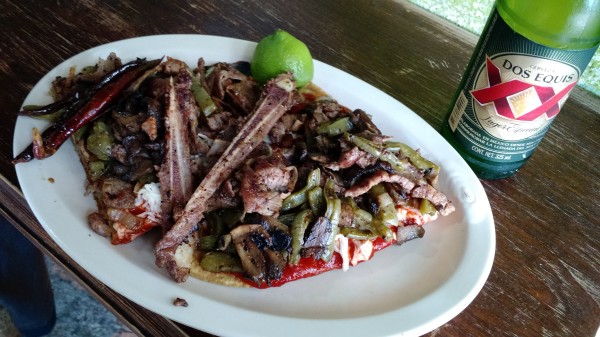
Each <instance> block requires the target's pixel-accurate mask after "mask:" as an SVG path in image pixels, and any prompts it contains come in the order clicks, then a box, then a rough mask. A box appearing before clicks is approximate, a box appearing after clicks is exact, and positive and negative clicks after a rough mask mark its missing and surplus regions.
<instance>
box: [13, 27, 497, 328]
mask: <svg viewBox="0 0 600 337" xmlns="http://www.w3.org/2000/svg"><path fill="white" fill-rule="evenodd" d="M255 45H256V44H255V43H253V42H248V41H242V40H236V39H231V38H223V37H216V36H202V35H160V36H147V37H140V38H134V39H129V40H123V41H118V42H114V43H109V44H106V45H102V46H98V47H96V48H92V49H90V50H87V51H85V52H82V53H80V54H78V55H76V56H73V57H72V58H70V59H68V60H66V61H64V62H63V63H61V64H60V65H59V66H57V67H56V68H54V69H53V70H52V71H50V72H49V73H48V74H46V75H45V76H44V77H43V78H42V79H41V80H40V81H39V82H38V83H37V84H36V85H35V87H34V88H33V89H32V90H31V93H30V94H29V95H28V96H27V98H26V100H25V102H24V104H46V103H50V102H51V97H50V96H49V94H48V91H49V88H50V83H51V81H52V80H53V79H54V78H55V77H56V76H59V75H65V74H67V73H68V71H69V68H70V67H72V66H77V69H81V68H82V67H83V66H85V65H91V64H94V63H96V62H97V61H98V59H99V58H106V57H107V56H108V54H109V53H110V52H115V53H116V54H117V55H118V56H119V57H121V58H122V60H123V61H125V62H126V61H130V60H132V59H134V58H136V57H146V58H148V59H153V58H160V57H162V56H163V55H167V56H171V57H174V58H178V59H181V60H184V61H186V62H187V63H188V64H189V65H190V66H195V65H196V62H197V60H198V58H199V57H203V58H204V59H205V60H206V62H207V64H211V63H214V62H219V61H225V62H235V61H239V60H250V57H251V56H252V52H253V50H254V48H255ZM313 82H314V83H315V84H317V85H319V86H320V87H322V88H323V89H324V90H325V91H326V92H328V93H329V94H331V96H332V97H334V98H336V99H337V100H338V101H339V102H340V103H342V104H344V105H345V106H347V107H349V108H351V109H355V108H361V109H363V110H365V111H367V112H368V113H370V114H372V116H373V119H374V121H375V123H376V124H377V125H378V126H379V127H380V129H381V130H382V132H383V133H384V134H387V135H393V136H394V138H395V139H397V140H400V141H403V142H406V143H408V145H411V146H413V147H416V148H420V149H421V151H422V153H423V154H424V155H425V156H426V157H428V158H430V159H432V160H433V161H435V162H437V163H439V164H440V165H441V167H442V174H441V177H440V181H439V184H438V186H439V188H440V189H441V190H442V191H444V192H445V193H446V194H447V195H448V197H449V198H450V199H451V200H453V202H454V204H455V205H456V209H457V210H456V212H454V213H453V214H452V215H450V216H448V217H445V218H440V219H438V220H436V221H434V222H432V223H430V224H428V225H426V227H425V228H426V235H425V237H424V238H423V239H419V240H413V241H410V242H408V243H406V244H404V245H402V246H393V247H390V248H388V249H386V250H384V251H382V252H380V253H378V254H377V255H376V256H375V257H374V258H373V259H372V260H371V261H368V262H366V263H362V264H360V265H358V266H356V267H352V268H351V269H350V270H349V271H347V272H342V271H332V272H329V273H326V274H323V275H320V276H317V277H313V278H309V279H305V280H300V281H297V282H292V283H289V284H287V285H284V286H282V287H280V288H272V289H267V290H257V289H239V288H229V287H224V286H220V285H215V284H210V283H206V282H203V281H199V280H197V279H189V280H188V281H187V282H185V283H183V284H177V283H175V282H174V281H172V280H171V279H170V278H169V276H168V274H167V273H166V272H165V271H164V270H161V269H159V268H157V267H156V266H155V264H154V251H153V244H154V242H155V239H156V238H154V237H150V236H149V237H144V238H141V239H138V240H137V241H135V242H134V243H132V244H129V245H122V246H113V245H111V244H110V243H109V242H108V241H107V240H106V239H104V238H102V237H100V236H98V235H96V234H95V233H93V232H92V231H91V230H90V228H89V227H88V225H87V221H86V217H87V214H88V213H90V212H91V211H93V210H95V204H94V201H93V200H92V198H91V197H90V196H87V197H84V172H83V169H82V167H81V165H80V163H79V159H78V157H77V155H76V153H75V150H74V149H73V146H72V144H71V143H70V142H68V143H67V144H65V145H64V146H63V147H62V148H61V149H60V150H59V151H58V152H57V153H56V154H55V155H54V156H52V157H51V158H48V159H45V160H41V161H32V162H29V163H24V164H18V165H17V166H16V171H17V176H18V178H19V183H20V185H21V189H22V191H23V193H24V195H25V198H26V199H27V201H28V203H29V205H30V206H31V209H32V210H33V212H34V213H35V215H36V217H37V218H38V220H39V221H40V223H41V224H42V226H43V227H44V229H45V230H46V231H48V233H49V234H50V236H51V237H52V238H53V239H54V240H55V241H56V242H57V244H58V245H59V246H60V247H61V248H62V249H63V250H64V251H65V252H66V253H67V254H69V255H70V256H71V257H72V258H73V259H74V260H75V261H76V262H77V263H79V264H80V265H81V266H82V267H83V268H85V269H86V270H87V271H88V272H90V273H91V274H92V275H94V276H95V277H96V278H98V279H99V280H100V281H102V282H103V283H105V284H106V285H108V286H109V287H111V288H112V289H114V290H115V291H117V292H119V293H120V294H122V295H124V296H125V297H127V298H129V299H130V300H132V301H134V302H136V303H138V304H139V305H141V306H143V307H145V308H147V309H149V310H152V311H154V312H156V313H159V314H161V315H163V316H166V317H168V318H170V319H173V320H175V321H177V322H180V323H183V324H185V325H188V326H191V327H194V328H197V329H200V330H203V331H206V332H209V333H212V334H216V335H220V336H245V337H248V336H262V337H265V336H306V335H311V336H316V335H319V334H326V335H328V336H333V335H340V336H345V337H351V336H364V335H365V334H368V335H369V336H390V335H401V336H418V335H421V334H424V333H427V332H429V331H431V330H433V329H435V328H437V327H439V326H441V325H442V324H444V323H446V322H447V321H449V320H450V319H452V318H453V317H455V316H456V315H457V314H458V313H460V312H461V311H462V310H463V309H464V308H465V307H466V306H467V305H468V304H469V303H470V302H471V301H472V300H473V299H474V298H475V296H476V295H477V293H478V292H479V291H480V290H481V288H482V287H483V284H484V283H485V280H486V279H487V277H488V275H489V272H490V270H491V267H492V263H493V258H494V250H495V232H494V221H493V218H492V211H491V208H490V204H489V202H488V199H487V196H486V194H485V192H484V190H483V187H482V186H481V184H480V182H479V180H478V179H477V178H476V176H475V175H474V174H473V172H472V171H471V170H470V169H469V167H468V166H467V165H466V164H465V162H464V161H463V160H462V158H460V156H459V155H458V154H457V153H456V152H455V151H454V150H453V149H452V148H451V146H450V145H449V144H448V143H447V142H446V141H445V140H444V139H443V138H442V137H441V136H440V135H439V134H438V133H437V132H436V131H435V130H434V129H433V128H431V127H430V126H429V125H428V124H427V123H426V122H425V121H423V120H422V119H421V118H420V117H418V116H417V115H416V114H415V113H413V112H412V111H411V110H409V109H408V108H407V107H406V106H404V105H403V104H401V103H399V102H398V101H396V100H395V99H393V98H392V97H390V96H388V95H387V94H385V93H383V92H381V91H379V90H378V89H376V88H374V87H373V86H371V85H369V84H367V83H365V82H363V81H361V80H359V79H357V78H355V77H353V76H351V75H349V74H347V73H345V72H343V71H341V70H338V69H336V68H334V67H331V66H329V65H327V64H324V63H321V62H318V61H317V62H315V77H314V80H313ZM34 126H36V127H38V128H41V129H43V128H44V127H45V126H46V124H45V123H44V122H40V121H38V120H34V119H31V118H25V117H19V118H18V120H17V123H16V127H15V138H14V144H13V151H14V153H15V154H17V153H19V152H21V151H22V150H23V149H24V148H25V147H26V146H27V145H28V144H29V143H30V142H31V130H32V128H33V127H34ZM176 297H180V298H183V299H185V300H187V302H188V303H189V306H188V307H176V306H174V305H173V304H172V302H173V299H175V298H176Z"/></svg>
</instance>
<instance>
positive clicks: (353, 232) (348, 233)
mask: <svg viewBox="0 0 600 337" xmlns="http://www.w3.org/2000/svg"><path fill="white" fill-rule="evenodd" d="M340 234H342V235H343V236H345V237H347V238H349V239H355V240H373V239H375V238H376V237H377V236H378V235H377V234H376V233H373V232H372V231H370V230H367V229H358V228H354V227H342V228H340Z"/></svg>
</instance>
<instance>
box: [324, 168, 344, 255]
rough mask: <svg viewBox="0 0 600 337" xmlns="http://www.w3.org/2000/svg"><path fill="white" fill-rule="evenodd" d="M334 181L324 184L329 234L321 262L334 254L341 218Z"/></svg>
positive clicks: (340, 205)
mask: <svg viewBox="0 0 600 337" xmlns="http://www.w3.org/2000/svg"><path fill="white" fill-rule="evenodd" d="M334 188H335V186H334V181H333V180H332V179H329V180H327V181H326V182H325V186H324V188H323V194H324V196H325V203H326V209H325V217H326V218H327V219H329V221H330V222H331V226H332V230H331V234H330V235H329V237H328V238H327V242H326V246H325V251H324V252H323V255H321V260H323V261H325V262H327V261H329V260H330V259H331V257H332V256H333V252H334V245H335V236H336V235H338V233H339V232H340V228H339V226H338V225H339V224H340V218H341V216H342V200H341V199H340V198H338V197H337V195H336V194H335V189H334Z"/></svg>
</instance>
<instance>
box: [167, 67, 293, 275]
mask: <svg viewBox="0 0 600 337" xmlns="http://www.w3.org/2000/svg"><path fill="white" fill-rule="evenodd" d="M294 88H295V84H294V82H293V80H292V77H291V75H290V74H282V75H279V76H278V77H277V78H275V79H273V80H271V81H269V82H268V83H267V84H266V85H265V88H264V90H263V92H262V94H261V98H260V100H259V102H258V103H257V105H256V108H255V110H254V112H253V113H252V114H251V115H250V117H249V118H248V119H247V120H246V122H245V124H244V126H243V127H242V129H241V131H240V133H239V134H238V135H237V136H236V137H235V138H234V139H233V141H232V142H231V144H230V145H229V147H228V148H227V149H226V150H225V152H224V153H223V154H222V155H221V157H220V158H219V160H218V161H217V162H216V163H215V165H214V166H213V167H212V168H211V170H210V171H209V172H208V174H207V175H206V176H205V177H204V179H203V180H202V182H201V183H200V185H199V186H198V187H197V188H196V190H195V191H194V193H193V194H192V196H191V198H190V200H189V201H188V203H187V204H186V206H185V209H184V210H183V212H182V214H181V216H180V217H179V219H178V220H177V222H176V223H175V224H174V225H173V227H172V228H171V229H170V230H169V231H168V232H167V233H165V235H164V236H163V238H162V239H161V240H160V241H159V242H158V243H157V245H156V264H157V265H158V266H159V267H164V268H166V269H167V271H168V272H169V274H170V275H171V277H173V279H175V280H176V281H177V282H184V281H185V280H186V279H187V277H188V275H189V272H190V266H191V262H192V254H191V253H190V250H189V249H187V250H186V251H187V252H188V253H186V254H183V255H182V254H177V256H176V253H177V248H178V247H179V246H180V245H181V244H182V243H185V241H186V240H187V239H188V237H189V236H190V234H191V233H192V232H193V231H194V229H195V228H196V225H197V224H198V222H199V221H200V220H202V217H203V212H204V209H205V205H206V204H207V201H208V200H209V199H210V197H211V196H212V195H213V194H214V193H215V191H216V190H217V189H218V188H219V186H220V185H221V184H222V183H223V182H224V181H225V180H226V179H227V177H228V176H229V175H230V174H231V173H232V172H233V171H234V170H235V169H236V168H237V167H238V166H239V165H240V164H241V163H242V162H243V161H244V160H245V159H246V157H247V156H248V155H249V154H250V153H251V152H252V150H253V149H254V148H255V147H256V146H257V145H258V144H260V143H261V142H262V141H263V140H264V138H265V137H266V136H267V134H268V133H269V131H270V130H271V128H272V127H273V126H274V125H275V123H276V122H277V121H278V120H279V118H281V116H282V115H283V114H284V113H285V112H286V111H287V110H289V109H290V107H291V105H292V103H293V91H294Z"/></svg>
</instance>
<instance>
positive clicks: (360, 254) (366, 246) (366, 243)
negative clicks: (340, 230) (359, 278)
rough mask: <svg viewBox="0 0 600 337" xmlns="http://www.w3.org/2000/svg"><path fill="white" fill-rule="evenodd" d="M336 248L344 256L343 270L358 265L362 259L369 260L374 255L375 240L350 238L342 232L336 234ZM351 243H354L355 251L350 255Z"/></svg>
mask: <svg viewBox="0 0 600 337" xmlns="http://www.w3.org/2000/svg"><path fill="white" fill-rule="evenodd" d="M334 243H335V244H334V250H335V251H336V252H337V253H339V254H340V256H341V257H342V270H343V271H346V270H348V268H350V266H351V265H352V266H356V265H357V264H358V263H359V262H361V261H367V260H368V259H370V258H371V256H372V255H373V242H371V241H370V240H354V239H348V238H347V237H345V236H343V235H342V234H338V235H336V236H335V242H334ZM350 243H352V244H353V245H354V252H353V254H352V256H350Z"/></svg>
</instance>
